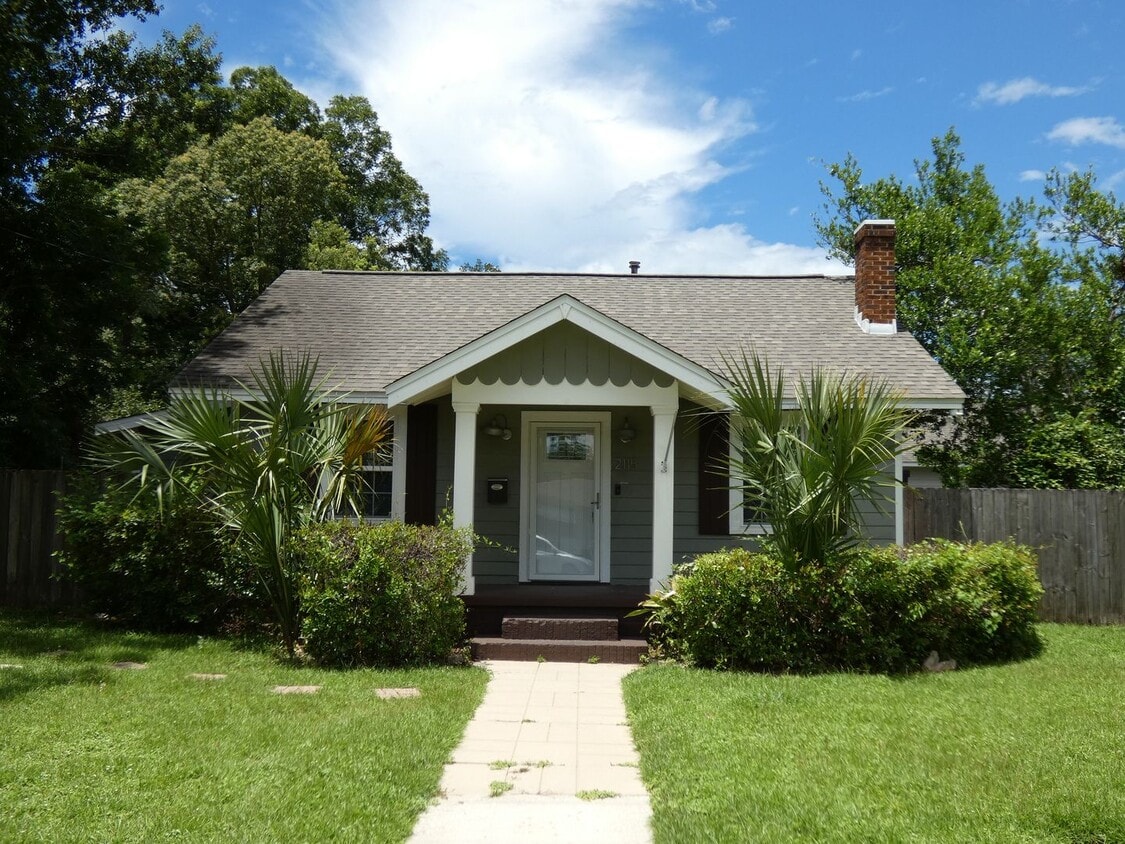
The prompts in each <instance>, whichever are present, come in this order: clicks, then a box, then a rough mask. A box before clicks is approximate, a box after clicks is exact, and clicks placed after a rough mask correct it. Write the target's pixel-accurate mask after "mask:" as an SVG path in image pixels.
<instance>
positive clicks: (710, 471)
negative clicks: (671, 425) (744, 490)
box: [699, 413, 730, 536]
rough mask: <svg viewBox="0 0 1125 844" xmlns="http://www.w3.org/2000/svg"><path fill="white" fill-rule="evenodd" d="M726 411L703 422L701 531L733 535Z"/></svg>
mask: <svg viewBox="0 0 1125 844" xmlns="http://www.w3.org/2000/svg"><path fill="white" fill-rule="evenodd" d="M728 431H729V422H728V420H727V417H726V415H725V414H720V413H713V414H709V415H708V416H705V417H703V419H702V421H701V423H700V425H699V534H700V535H701V536H729V535H730V519H729V516H728V513H729V512H730V479H729V477H728V476H727V457H728V449H727V437H728V435H729V434H728Z"/></svg>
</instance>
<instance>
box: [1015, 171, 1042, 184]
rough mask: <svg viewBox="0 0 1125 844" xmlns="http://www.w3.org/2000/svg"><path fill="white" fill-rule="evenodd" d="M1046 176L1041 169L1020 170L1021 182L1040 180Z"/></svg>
mask: <svg viewBox="0 0 1125 844" xmlns="http://www.w3.org/2000/svg"><path fill="white" fill-rule="evenodd" d="M1045 178H1047V174H1046V173H1044V172H1043V171H1042V170H1023V171H1021V172H1020V181H1021V182H1041V181H1043V180H1044V179H1045Z"/></svg>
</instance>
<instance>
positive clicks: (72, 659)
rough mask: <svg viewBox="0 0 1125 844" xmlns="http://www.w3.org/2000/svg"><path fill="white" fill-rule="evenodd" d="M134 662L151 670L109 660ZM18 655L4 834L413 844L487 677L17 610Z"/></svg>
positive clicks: (12, 634) (14, 656)
mask: <svg viewBox="0 0 1125 844" xmlns="http://www.w3.org/2000/svg"><path fill="white" fill-rule="evenodd" d="M124 660H129V661H135V662H143V663H147V665H148V667H147V668H146V669H145V670H137V671H117V670H114V669H112V668H110V665H111V664H112V663H114V662H118V661H124ZM2 663H10V664H17V665H22V666H23V667H22V668H20V669H0V736H2V737H3V738H2V745H3V752H2V753H0V806H3V807H4V808H3V811H0V840H3V841H111V840H112V841H161V840H167V839H177V840H188V841H211V840H215V841H218V840H232V841H234V840H237V841H295V840H300V841H321V840H324V841H327V840H333V841H402V840H405V839H406V837H407V836H408V835H409V834H410V830H411V828H412V827H413V825H414V822H415V819H416V818H417V816H418V814H419V813H420V812H421V811H422V810H423V809H424V808H425V807H426V806H427V805H428V804H429V802H430V801H431V800H432V798H433V797H434V795H435V794H436V793H437V790H438V783H439V780H440V777H441V771H442V765H443V763H444V762H445V760H446V759H447V758H448V757H449V755H450V753H451V752H452V750H453V748H454V747H455V746H456V744H457V741H458V740H459V737H460V735H461V733H462V731H463V729H464V726H465V724H466V722H467V721H468V719H469V718H470V717H471V715H472V712H473V710H474V709H475V708H476V706H477V705H478V704H479V702H480V699H481V696H482V694H483V690H484V686H485V683H486V679H487V678H486V675H485V673H484V672H483V671H480V670H478V669H473V668H429V669H420V670H410V671H370V670H367V671H347V672H344V671H322V670H316V669H311V668H300V667H296V666H290V665H287V664H283V663H280V662H278V661H277V660H276V659H275V658H273V657H272V656H271V655H270V654H268V653H265V652H262V651H258V650H253V649H240V648H237V647H235V646H234V645H232V644H231V643H229V642H226V641H222V640H215V639H203V638H196V637H194V636H157V635H147V634H139V633H122V632H115V631H108V630H104V629H99V628H97V627H92V626H86V625H82V624H78V623H71V622H63V621H50V620H46V618H45V617H42V616H39V617H35V616H27V615H13V614H2V615H0V664H2ZM192 673H223V674H226V675H227V678H226V679H225V680H194V679H189V678H188V677H187V675H189V674H192ZM277 685H319V686H321V687H322V688H321V689H320V691H319V692H318V693H316V694H302V695H278V694H274V693H273V692H271V689H272V688H273V687H274V686H277ZM380 687H396V688H397V687H416V688H419V689H420V690H421V696H420V697H417V698H403V699H393V700H380V699H378V698H377V697H376V695H375V689H376V688H380Z"/></svg>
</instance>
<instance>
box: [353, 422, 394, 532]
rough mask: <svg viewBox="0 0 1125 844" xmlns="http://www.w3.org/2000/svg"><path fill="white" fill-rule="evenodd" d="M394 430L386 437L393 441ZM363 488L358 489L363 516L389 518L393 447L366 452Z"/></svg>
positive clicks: (392, 489)
mask: <svg viewBox="0 0 1125 844" xmlns="http://www.w3.org/2000/svg"><path fill="white" fill-rule="evenodd" d="M393 438H394V431H393V429H392V431H391V432H389V436H388V439H389V440H390V441H393ZM362 483H363V488H362V489H361V490H360V508H361V512H362V514H363V518H365V519H369V520H381V519H389V518H390V517H391V508H392V501H393V497H394V495H393V493H394V460H393V449H392V448H391V447H390V445H388V446H387V447H386V448H383V449H380V450H379V451H372V452H368V453H367V454H366V455H364V458H363V474H362Z"/></svg>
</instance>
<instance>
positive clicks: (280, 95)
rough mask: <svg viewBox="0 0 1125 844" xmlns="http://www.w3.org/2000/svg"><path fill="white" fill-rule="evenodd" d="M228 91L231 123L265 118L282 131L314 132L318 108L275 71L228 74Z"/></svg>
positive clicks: (242, 69)
mask: <svg viewBox="0 0 1125 844" xmlns="http://www.w3.org/2000/svg"><path fill="white" fill-rule="evenodd" d="M230 92H231V101H232V105H233V108H232V112H231V117H232V119H233V120H234V122H235V123H238V124H246V123H250V122H251V121H253V120H257V119H258V118H259V117H265V118H268V119H269V121H270V122H271V123H272V124H273V125H274V126H275V127H276V128H277V129H280V130H281V131H282V132H306V133H318V130H319V127H320V119H321V118H320V108H319V107H318V106H317V104H316V103H314V102H313V101H312V100H311V99H309V98H308V97H306V96H305V95H304V94H302V93H301V92H300V91H298V90H297V89H296V88H294V87H293V83H291V82H290V81H289V80H288V79H286V78H285V77H284V76H282V75H281V74H280V73H278V72H277V68H274V67H268V66H267V67H240V68H237V69H236V70H234V71H233V72H232V73H231V75H230Z"/></svg>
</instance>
